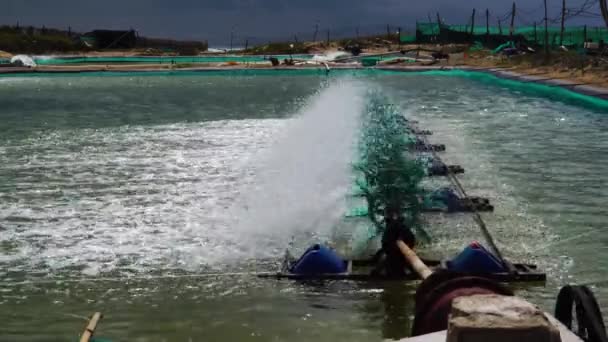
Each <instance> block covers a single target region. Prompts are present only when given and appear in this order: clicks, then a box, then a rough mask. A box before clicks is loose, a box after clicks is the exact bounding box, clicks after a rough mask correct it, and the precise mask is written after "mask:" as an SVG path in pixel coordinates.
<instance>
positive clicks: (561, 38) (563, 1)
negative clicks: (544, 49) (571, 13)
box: [559, 0, 566, 46]
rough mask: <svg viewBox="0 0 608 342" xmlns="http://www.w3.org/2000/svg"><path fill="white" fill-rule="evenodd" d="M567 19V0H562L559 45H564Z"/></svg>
mask: <svg viewBox="0 0 608 342" xmlns="http://www.w3.org/2000/svg"><path fill="white" fill-rule="evenodd" d="M565 21H566V0H562V27H561V30H560V33H559V45H560V46H562V45H564V22H565Z"/></svg>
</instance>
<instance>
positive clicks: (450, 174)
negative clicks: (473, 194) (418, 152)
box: [420, 136, 515, 272]
mask: <svg viewBox="0 0 608 342" xmlns="http://www.w3.org/2000/svg"><path fill="white" fill-rule="evenodd" d="M420 139H422V141H424V143H425V144H428V143H429V142H428V140H427V138H426V137H424V136H422V137H420ZM431 154H432V155H433V158H435V159H437V160H439V161H441V162H443V161H442V160H441V158H440V157H439V155H438V154H437V152H435V151H433V150H431ZM447 171H448V179H449V180H450V182H451V183H452V185H454V186H455V187H456V190H457V191H458V192H460V195H461V196H462V197H464V198H466V199H468V198H469V196H468V195H467V193H466V191H465V190H464V187H463V186H462V184H461V183H460V181H459V180H458V178H456V175H454V173H453V172H452V170H450V169H449V168H448V170H447ZM471 209H472V214H473V218H474V220H475V222H476V223H477V225H478V226H479V229H480V230H481V233H482V234H483V235H484V238H485V240H486V242H487V243H488V244H489V245H490V248H491V249H492V251H493V252H494V254H495V255H496V257H498V259H499V260H500V262H501V263H502V264H503V266H505V267H506V268H507V269H508V270H509V271H511V272H514V271H515V269H514V268H513V266H512V265H511V264H510V263H508V262H507V261H506V260H505V258H504V257H503V255H502V253H501V252H500V250H499V249H498V246H496V243H495V242H494V239H493V238H492V235H491V234H490V231H489V230H488V226H487V225H486V224H485V222H484V221H483V218H482V217H481V215H480V214H479V212H478V211H477V209H476V208H475V207H474V206H472V207H471Z"/></svg>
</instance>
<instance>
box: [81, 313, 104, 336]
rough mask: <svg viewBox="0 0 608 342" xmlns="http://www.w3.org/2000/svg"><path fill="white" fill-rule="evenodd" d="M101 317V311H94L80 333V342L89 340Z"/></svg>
mask: <svg viewBox="0 0 608 342" xmlns="http://www.w3.org/2000/svg"><path fill="white" fill-rule="evenodd" d="M101 318H102V315H101V312H96V313H94V314H93V317H91V320H90V321H89V324H87V327H86V328H85V330H84V332H83V333H82V336H81V337H80V342H89V341H91V338H92V337H93V334H95V329H97V324H99V321H100V320H101Z"/></svg>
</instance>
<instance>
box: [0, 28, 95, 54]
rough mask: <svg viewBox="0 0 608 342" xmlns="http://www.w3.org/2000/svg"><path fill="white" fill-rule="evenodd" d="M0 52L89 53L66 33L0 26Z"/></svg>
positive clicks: (53, 30)
mask: <svg viewBox="0 0 608 342" xmlns="http://www.w3.org/2000/svg"><path fill="white" fill-rule="evenodd" d="M0 50H3V51H9V52H11V53H27V54H41V53H45V52H49V51H56V52H69V51H89V50H90V49H89V48H88V47H87V46H86V45H84V44H83V43H81V42H80V41H77V40H74V39H72V38H71V37H70V34H69V33H68V32H66V31H61V30H55V29H47V28H41V29H38V28H34V27H32V26H29V27H11V26H0Z"/></svg>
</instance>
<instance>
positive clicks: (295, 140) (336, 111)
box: [230, 80, 364, 257]
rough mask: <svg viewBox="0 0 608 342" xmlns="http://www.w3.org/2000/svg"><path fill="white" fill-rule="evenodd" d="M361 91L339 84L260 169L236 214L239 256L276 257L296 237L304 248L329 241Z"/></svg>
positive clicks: (312, 105)
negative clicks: (239, 247) (321, 241)
mask: <svg viewBox="0 0 608 342" xmlns="http://www.w3.org/2000/svg"><path fill="white" fill-rule="evenodd" d="M362 92H363V88H362V86H361V85H358V84H357V83H355V82H354V81H346V80H342V81H336V82H335V83H332V84H331V85H329V86H328V87H327V88H325V89H323V90H322V91H321V92H320V93H319V94H318V95H316V96H315V97H313V98H312V99H311V101H310V102H309V104H308V105H307V106H305V107H304V108H303V109H302V110H301V111H300V113H299V115H298V116H297V117H296V118H295V119H294V120H293V121H292V122H291V123H290V124H289V126H288V128H287V129H286V130H285V133H284V135H283V136H282V138H280V139H279V141H278V143H277V144H276V145H275V147H274V148H273V149H271V150H270V151H269V153H268V154H267V155H266V156H264V157H263V158H262V161H261V162H260V165H259V166H258V167H257V169H258V171H257V176H256V177H255V179H254V182H253V184H252V185H251V186H250V187H249V188H248V189H246V191H245V192H244V193H243V196H242V198H241V199H240V200H239V202H238V203H237V206H236V208H235V211H234V213H235V218H236V220H235V221H236V222H235V223H236V226H235V227H234V228H230V229H232V230H233V234H237V235H241V236H243V235H244V236H245V238H241V241H242V244H243V246H241V248H242V249H241V251H243V252H245V253H247V254H249V255H252V256H253V255H255V256H275V257H276V255H277V254H276V253H277V252H278V251H280V250H283V249H285V247H286V246H287V245H288V243H289V242H290V241H291V239H292V238H293V237H296V240H297V241H298V245H301V246H305V245H308V244H309V243H310V242H312V241H319V240H322V239H324V238H328V237H329V236H330V235H331V232H332V229H333V227H334V226H335V224H336V223H337V222H338V221H339V220H340V218H341V216H342V214H343V213H344V206H345V201H344V196H345V194H346V192H347V190H348V189H349V187H350V173H351V161H352V156H353V149H354V148H353V145H354V140H355V138H354V136H355V134H356V131H357V129H358V117H359V115H360V113H361V111H362V109H363V106H364V104H363V96H362Z"/></svg>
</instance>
